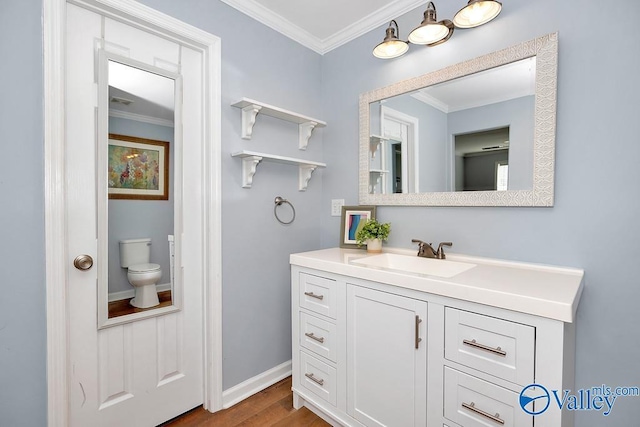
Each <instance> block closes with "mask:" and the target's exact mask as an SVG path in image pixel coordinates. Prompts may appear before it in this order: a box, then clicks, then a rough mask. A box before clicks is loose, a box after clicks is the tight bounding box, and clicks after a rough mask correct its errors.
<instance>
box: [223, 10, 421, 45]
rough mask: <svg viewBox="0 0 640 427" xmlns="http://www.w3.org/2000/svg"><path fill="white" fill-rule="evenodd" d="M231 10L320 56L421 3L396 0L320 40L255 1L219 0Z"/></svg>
mask: <svg viewBox="0 0 640 427" xmlns="http://www.w3.org/2000/svg"><path fill="white" fill-rule="evenodd" d="M221 1H222V2H223V3H226V4H228V5H229V6H231V7H233V8H234V9H237V10H239V11H240V12H242V13H244V14H245V15H248V16H250V17H252V18H253V19H255V20H256V21H258V22H261V23H262V24H264V25H266V26H267V27H269V28H271V29H273V30H275V31H278V32H279V33H281V34H283V35H285V36H287V37H289V38H290V39H292V40H294V41H296V42H298V43H300V44H301V45H303V46H305V47H307V48H309V49H311V50H313V51H315V52H317V53H319V54H320V55H324V54H325V53H327V52H330V51H331V50H333V49H335V48H337V47H339V46H342V45H343V44H345V43H348V42H350V41H351V40H353V39H355V38H357V37H360V36H361V35H363V34H365V33H367V32H369V31H371V30H373V29H375V28H378V27H379V26H380V25H383V24H386V23H388V22H389V21H390V20H392V19H396V18H397V17H398V16H400V15H403V14H405V13H407V12H409V11H410V10H413V9H415V8H416V7H418V6H421V5H423V4H424V0H396V1H394V2H393V3H391V4H389V5H387V6H384V7H382V8H380V9H378V10H376V11H374V12H372V13H370V14H369V15H367V16H365V17H364V18H362V19H360V20H358V21H356V22H354V23H353V24H351V25H350V26H348V27H347V28H344V29H343V30H340V31H338V32H337V33H335V34H333V35H331V36H329V37H327V38H325V39H320V38H318V37H316V36H314V35H312V34H310V33H309V32H308V31H305V30H303V29H302V28H300V27H299V26H297V25H295V24H294V23H292V22H291V21H289V20H287V19H285V18H283V17H282V16H281V15H278V14H277V13H275V12H273V11H272V10H270V9H268V8H266V7H264V6H263V5H261V4H260V3H258V2H256V1H255V0H221Z"/></svg>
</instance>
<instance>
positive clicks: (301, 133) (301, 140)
mask: <svg viewBox="0 0 640 427" xmlns="http://www.w3.org/2000/svg"><path fill="white" fill-rule="evenodd" d="M316 126H318V122H314V121H308V122H304V123H300V124H299V125H298V148H299V149H300V150H306V149H307V145H309V138H311V133H312V132H313V130H314V129H315V127H316Z"/></svg>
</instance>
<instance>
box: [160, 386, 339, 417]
mask: <svg viewBox="0 0 640 427" xmlns="http://www.w3.org/2000/svg"><path fill="white" fill-rule="evenodd" d="M329 425H330V424H327V423H326V422H325V421H324V420H323V419H322V418H320V417H318V416H317V415H316V414H314V413H313V412H311V411H309V410H308V409H307V408H304V407H303V408H300V409H299V410H297V411H296V410H295V409H293V394H292V393H291V377H288V378H285V379H284V380H282V381H280V382H278V383H276V384H274V385H272V386H271V387H269V388H267V389H265V390H263V391H261V392H260V393H257V394H255V395H253V396H251V397H250V398H248V399H245V400H243V401H242V402H240V403H238V404H236V405H234V406H232V407H231V408H229V409H225V410H223V411H220V412H216V413H215V414H212V413H210V412H208V411H205V410H204V409H202V407H199V408H196V409H193V410H191V411H189V412H187V413H186V414H182V415H181V416H179V417H177V418H174V419H173V420H170V421H167V422H166V423H164V424H162V427H167V426H171V427H186V426H189V427H192V426H198V427H208V426H211V427H213V426H215V427H235V426H243V427H248V426H255V427H267V426H273V427H324V426H329Z"/></svg>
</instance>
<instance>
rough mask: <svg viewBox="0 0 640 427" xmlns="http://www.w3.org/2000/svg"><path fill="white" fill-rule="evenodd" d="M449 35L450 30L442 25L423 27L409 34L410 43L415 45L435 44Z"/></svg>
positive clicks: (435, 24)
mask: <svg viewBox="0 0 640 427" xmlns="http://www.w3.org/2000/svg"><path fill="white" fill-rule="evenodd" d="M448 35H449V28H447V27H446V26H445V25H443V24H442V23H434V24H426V25H421V26H419V27H418V28H416V29H415V30H413V31H411V34H409V41H410V42H411V43H414V44H433V43H436V42H438V41H440V40H442V39H444V38H445V37H447V36H448Z"/></svg>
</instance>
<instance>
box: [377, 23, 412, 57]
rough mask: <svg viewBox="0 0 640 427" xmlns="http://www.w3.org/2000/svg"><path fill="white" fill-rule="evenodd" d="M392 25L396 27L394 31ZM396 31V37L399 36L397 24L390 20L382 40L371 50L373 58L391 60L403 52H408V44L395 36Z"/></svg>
mask: <svg viewBox="0 0 640 427" xmlns="http://www.w3.org/2000/svg"><path fill="white" fill-rule="evenodd" d="M393 25H395V26H396V28H395V29H394V28H393ZM396 31H397V32H398V35H400V29H398V23H397V22H396V21H395V20H392V21H391V22H389V27H388V28H387V34H386V36H385V37H384V40H383V41H382V43H380V44H378V45H377V46H376V47H375V48H374V49H373V56H375V57H376V58H380V59H391V58H397V57H398V56H401V55H404V54H405V52H406V51H407V50H409V44H408V43H407V42H405V41H403V40H400V39H399V38H398V36H396Z"/></svg>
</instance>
